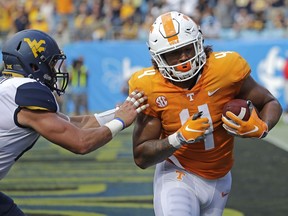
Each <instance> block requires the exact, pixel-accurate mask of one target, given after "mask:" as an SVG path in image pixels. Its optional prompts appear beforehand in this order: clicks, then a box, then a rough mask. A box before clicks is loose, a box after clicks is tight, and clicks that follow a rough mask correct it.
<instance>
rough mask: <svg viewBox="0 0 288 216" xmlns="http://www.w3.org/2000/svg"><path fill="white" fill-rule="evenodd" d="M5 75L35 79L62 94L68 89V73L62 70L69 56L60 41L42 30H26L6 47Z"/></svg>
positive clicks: (15, 36) (18, 34)
mask: <svg viewBox="0 0 288 216" xmlns="http://www.w3.org/2000/svg"><path fill="white" fill-rule="evenodd" d="M2 56H3V61H4V71H3V74H12V75H15V76H17V75H18V76H19V75H20V76H24V77H29V78H32V79H35V80H37V81H39V82H41V83H43V84H45V85H46V86H48V87H49V88H50V89H51V91H56V92H57V94H58V95H61V94H63V93H64V92H65V89H66V87H67V84H68V81H69V75H68V73H65V72H62V71H61V66H62V64H63V62H64V60H65V59H66V55H65V54H64V53H63V52H62V51H61V50H60V48H59V47H58V44H57V43H56V41H55V40H54V39H53V38H52V37H50V36H49V35H48V34H46V33H44V32H42V31H38V30H33V29H29V30H23V31H20V32H18V33H16V34H15V35H13V36H12V37H11V38H10V39H9V40H7V42H6V43H4V45H3V48H2Z"/></svg>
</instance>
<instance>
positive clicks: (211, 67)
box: [129, 11, 282, 216]
mask: <svg viewBox="0 0 288 216" xmlns="http://www.w3.org/2000/svg"><path fill="white" fill-rule="evenodd" d="M148 45H149V51H150V54H151V56H152V62H153V66H152V67H150V68H145V69H142V70H140V71H137V72H136V73H134V74H133V75H132V77H131V79H130V80H129V89H130V90H129V91H130V92H132V91H133V90H134V89H141V90H143V91H144V92H145V94H146V95H147V96H148V103H149V107H148V108H147V109H146V110H144V111H143V112H142V113H141V114H140V115H138V117H137V118H136V123H135V128H134V132H133V152H134V160H135V163H136V164H137V166H139V167H140V168H142V169H145V168H147V167H150V166H153V165H156V170H155V176H154V211H155V214H156V216H168V215H181V216H199V215H201V216H204V215H213V216H220V215H222V213H223V210H224V208H225V205H226V201H227V198H228V194H229V192H230V189H231V181H232V180H231V173H230V170H231V168H232V166H233V143H234V136H240V137H243V138H244V137H245V138H246V137H247V138H249V137H253V138H259V139H261V138H263V137H265V135H266V134H267V133H268V131H269V130H271V129H272V128H273V126H274V125H275V124H276V123H277V122H278V120H279V118H280V115H281V113H282V108H281V106H280V104H279V102H278V101H277V99H276V98H275V97H274V96H273V95H272V94H271V93H270V92H269V91H268V90H267V89H266V88H264V87H262V86H261V85H259V84H258V83H256V82H255V80H254V79H253V78H252V77H251V75H250V72H251V69H250V67H249V65H248V63H247V62H246V60H245V59H244V58H242V57H241V56H240V55H239V54H238V53H236V52H232V51H222V52H213V50H212V47H211V46H204V45H203V35H202V33H201V31H200V29H199V27H198V26H197V25H196V24H195V22H194V21H193V20H192V19H191V18H189V17H188V16H186V15H184V14H181V13H179V12H175V11H173V12H169V13H165V14H163V15H161V16H159V17H158V18H157V19H156V21H155V22H154V23H153V25H152V26H151V29H150V33H149V42H148ZM233 98H242V99H245V100H250V101H251V102H252V104H253V105H252V106H251V111H252V114H251V116H250V118H249V120H248V121H246V122H244V121H242V120H241V119H239V118H238V117H237V116H234V115H233V114H232V113H229V112H227V113H226V114H227V116H228V117H229V118H231V119H232V120H233V121H234V123H232V122H231V121H229V120H228V119H227V118H225V117H222V110H223V106H224V104H225V103H227V102H228V101H230V100H231V99H233ZM255 108H257V110H258V111H259V115H258V114H257V112H256V111H255ZM247 141H249V140H247Z"/></svg>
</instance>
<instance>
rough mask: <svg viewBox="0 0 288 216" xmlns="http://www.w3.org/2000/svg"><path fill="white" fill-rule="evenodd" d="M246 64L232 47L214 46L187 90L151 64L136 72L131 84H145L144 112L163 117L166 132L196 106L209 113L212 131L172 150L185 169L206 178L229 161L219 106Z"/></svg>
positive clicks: (239, 80) (205, 114)
mask: <svg viewBox="0 0 288 216" xmlns="http://www.w3.org/2000/svg"><path fill="white" fill-rule="evenodd" d="M250 71H251V70H250V66H249V65H248V63H247V62H246V61H245V59H243V58H242V57H241V56H240V55H239V54H238V53H236V52H213V53H211V54H210V57H209V58H208V59H207V62H206V64H205V66H204V68H203V71H202V74H201V77H200V79H199V81H198V82H197V83H196V85H195V86H194V87H193V88H192V89H190V90H188V89H182V88H180V87H177V86H175V85H173V84H172V83H171V82H170V81H168V80H167V79H165V78H164V77H163V76H162V75H161V73H160V72H159V71H155V70H154V69H153V67H150V68H145V69H142V70H140V71H137V72H136V73H134V74H133V75H132V77H131V79H130V80H129V88H130V89H129V90H130V92H132V91H133V90H134V89H138V90H143V91H144V92H145V94H146V95H147V96H148V103H149V107H148V108H147V109H146V110H144V111H143V113H144V114H146V115H150V116H153V117H155V118H158V119H160V120H161V122H162V135H161V138H165V137H167V136H168V135H170V134H173V133H175V132H176V131H177V130H178V129H179V128H180V127H181V125H183V124H184V122H185V121H186V120H187V118H189V117H190V116H192V115H193V114H194V113H197V112H199V111H202V112H203V115H202V116H203V117H208V119H209V122H210V129H211V130H212V131H213V132H212V133H210V134H208V135H207V136H206V138H205V139H204V140H202V141H200V142H197V143H194V144H189V145H184V146H182V147H181V148H180V149H178V150H177V151H175V153H174V156H175V157H176V158H177V159H178V161H179V162H180V163H181V165H182V166H183V167H184V168H185V169H186V170H188V171H190V172H193V173H195V174H197V175H199V176H202V177H204V178H207V179H216V178H220V177H223V176H224V175H225V174H226V173H227V172H228V171H229V170H230V169H231V168H232V165H233V142H234V139H233V136H231V135H229V134H228V133H227V131H226V130H225V129H224V128H223V127H222V120H221V116H222V110H223V106H224V105H225V104H226V103H227V102H228V101H230V100H231V99H232V98H235V96H236V95H237V94H238V93H239V91H240V88H241V85H242V83H243V80H244V79H245V78H246V77H247V76H248V75H249V74H250Z"/></svg>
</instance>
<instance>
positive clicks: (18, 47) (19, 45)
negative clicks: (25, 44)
mask: <svg viewBox="0 0 288 216" xmlns="http://www.w3.org/2000/svg"><path fill="white" fill-rule="evenodd" d="M21 44H22V41H20V42H19V44H18V46H17V48H16V50H17V51H18V50H20V47H21Z"/></svg>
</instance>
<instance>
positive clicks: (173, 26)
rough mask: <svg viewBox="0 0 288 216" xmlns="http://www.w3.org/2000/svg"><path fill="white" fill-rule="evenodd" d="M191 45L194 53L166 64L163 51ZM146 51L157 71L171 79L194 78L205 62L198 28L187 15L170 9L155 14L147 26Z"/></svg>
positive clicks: (201, 38) (179, 80)
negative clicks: (174, 63) (149, 25)
mask: <svg viewBox="0 0 288 216" xmlns="http://www.w3.org/2000/svg"><path fill="white" fill-rule="evenodd" d="M189 44H192V45H193V46H192V47H194V50H195V56H193V57H192V58H190V59H188V60H187V61H185V62H181V63H180V64H176V65H168V64H167V62H166V60H165V58H164V57H163V54H165V53H168V52H171V51H175V50H177V49H180V48H182V47H184V46H187V45H189ZM148 46H149V51H150V54H151V56H152V58H153V59H154V61H155V62H156V63H157V65H158V68H159V71H160V72H161V74H162V75H163V76H164V77H165V78H167V79H170V80H173V81H175V82H183V81H186V80H189V79H191V78H192V77H194V76H195V75H196V74H197V73H198V72H199V71H200V69H201V68H202V67H203V65H204V64H205V63H206V55H205V52H204V48H203V36H202V33H201V31H200V28H199V26H198V25H196V23H195V22H194V21H193V20H192V19H191V18H189V17H188V16H186V15H184V14H182V13H179V12H176V11H172V12H169V13H165V14H163V15H161V16H159V17H158V18H157V19H156V20H155V22H154V23H153V25H152V26H151V29H150V34H149V42H148Z"/></svg>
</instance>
